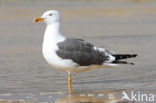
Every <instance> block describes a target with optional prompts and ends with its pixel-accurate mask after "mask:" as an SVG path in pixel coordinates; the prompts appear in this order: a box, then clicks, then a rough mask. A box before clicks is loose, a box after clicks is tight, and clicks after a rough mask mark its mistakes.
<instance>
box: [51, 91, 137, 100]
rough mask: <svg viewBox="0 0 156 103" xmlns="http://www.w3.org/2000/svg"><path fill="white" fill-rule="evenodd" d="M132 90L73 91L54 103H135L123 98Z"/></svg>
mask: <svg viewBox="0 0 156 103" xmlns="http://www.w3.org/2000/svg"><path fill="white" fill-rule="evenodd" d="M128 91H130V90H96V91H86V90H85V91H73V92H72V93H70V94H68V95H67V96H64V97H62V98H59V99H56V100H55V101H54V103H135V102H134V101H130V100H126V98H123V97H124V96H125V93H127V92H128Z"/></svg>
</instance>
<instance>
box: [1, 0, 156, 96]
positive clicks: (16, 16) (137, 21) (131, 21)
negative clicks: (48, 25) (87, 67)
mask: <svg viewBox="0 0 156 103" xmlns="http://www.w3.org/2000/svg"><path fill="white" fill-rule="evenodd" d="M139 1H140V2H139ZM0 8H1V9H0V18H1V19H0V33H1V36H0V48H1V49H0V57H1V58H0V93H39V92H50V93H55V92H58V91H66V90H67V73H66V72H64V71H58V70H56V69H55V68H53V67H51V66H50V65H49V64H47V63H46V62H45V60H44V59H43V57H42V53H41V47H42V38H43V34H44V29H45V24H44V23H34V22H33V19H34V18H35V17H38V16H40V15H42V13H43V12H44V11H46V10H49V9H57V10H59V11H60V13H61V16H62V32H63V34H65V35H66V36H68V37H73V38H83V39H85V40H86V41H88V42H91V43H94V44H95V45H97V46H102V47H105V48H107V49H109V50H112V51H115V52H117V53H137V54H138V55H139V56H138V57H137V58H135V59H130V60H129V61H133V62H135V63H136V65H135V66H131V65H122V66H120V67H118V68H109V69H102V68H101V69H96V70H92V71H87V72H82V73H73V74H72V76H73V89H74V90H81V89H83V90H97V89H100V90H107V89H116V90H117V89H135V90H140V89H141V90H149V91H151V92H152V93H156V89H155V87H156V80H155V78H156V68H155V66H156V64H155V58H156V48H155V43H156V41H155V40H156V29H155V27H156V2H155V1H154V0H151V1H148V2H147V1H146V0H138V1H137V0H136V1H134V0H129V1H128V0H127V1H122V0H119V1H118V2H116V1H110V2H109V1H98V2H97V1H92V2H90V1H63V0H62V1H59V2H58V1H37V0H32V1H29V0H28V1H21V2H17V1H16V0H15V1H9V0H8V1H6V0H1V1H0Z"/></svg>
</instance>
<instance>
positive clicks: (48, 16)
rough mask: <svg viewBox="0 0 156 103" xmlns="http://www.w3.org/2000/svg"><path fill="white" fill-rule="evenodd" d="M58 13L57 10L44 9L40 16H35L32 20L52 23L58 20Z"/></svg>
mask: <svg viewBox="0 0 156 103" xmlns="http://www.w3.org/2000/svg"><path fill="white" fill-rule="evenodd" d="M59 20H60V14H59V12H58V11H57V10H49V11H46V12H45V13H44V14H43V15H42V16H41V17H38V18H36V19H35V20H34V21H35V22H39V21H44V22H45V23H46V24H53V23H56V22H59Z"/></svg>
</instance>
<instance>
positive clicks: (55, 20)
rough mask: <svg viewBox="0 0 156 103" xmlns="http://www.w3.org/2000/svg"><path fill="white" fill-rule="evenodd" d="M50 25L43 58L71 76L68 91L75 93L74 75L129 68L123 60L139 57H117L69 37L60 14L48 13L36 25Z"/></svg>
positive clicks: (129, 55) (44, 42)
mask: <svg viewBox="0 0 156 103" xmlns="http://www.w3.org/2000/svg"><path fill="white" fill-rule="evenodd" d="M38 21H44V22H45V23H46V24H47V27H46V30H45V34H44V40H43V48H42V52H43V56H44V58H45V59H46V61H47V62H48V63H49V64H51V65H52V66H54V67H56V68H57V69H60V70H64V71H67V72H68V75H69V77H68V89H69V92H71V90H72V87H71V72H82V71H87V70H91V69H95V68H108V67H115V66H117V65H118V64H129V63H128V62H126V61H120V60H121V59H127V58H132V57H136V56H137V55H136V54H115V53H112V52H110V51H108V50H105V49H104V48H97V47H95V46H94V45H93V44H91V43H88V42H86V41H84V40H82V39H74V38H67V37H65V36H64V35H63V34H62V33H61V30H60V26H61V24H60V15H59V12H58V11H56V10H49V11H46V12H45V13H44V14H43V15H42V16H41V17H39V18H36V19H35V22H38ZM130 64H133V63H130Z"/></svg>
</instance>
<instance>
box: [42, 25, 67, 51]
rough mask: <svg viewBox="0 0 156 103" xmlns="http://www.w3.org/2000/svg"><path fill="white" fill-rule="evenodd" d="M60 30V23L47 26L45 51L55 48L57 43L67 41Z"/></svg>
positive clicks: (44, 42)
mask: <svg viewBox="0 0 156 103" xmlns="http://www.w3.org/2000/svg"><path fill="white" fill-rule="evenodd" d="M60 29H61V27H60V22H56V23H53V24H48V25H47V28H46V31H45V34H44V40H43V49H44V48H49V49H50V48H53V47H52V46H54V45H56V43H57V42H60V41H63V40H64V39H65V37H64V36H63V35H62V34H61V31H60Z"/></svg>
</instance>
